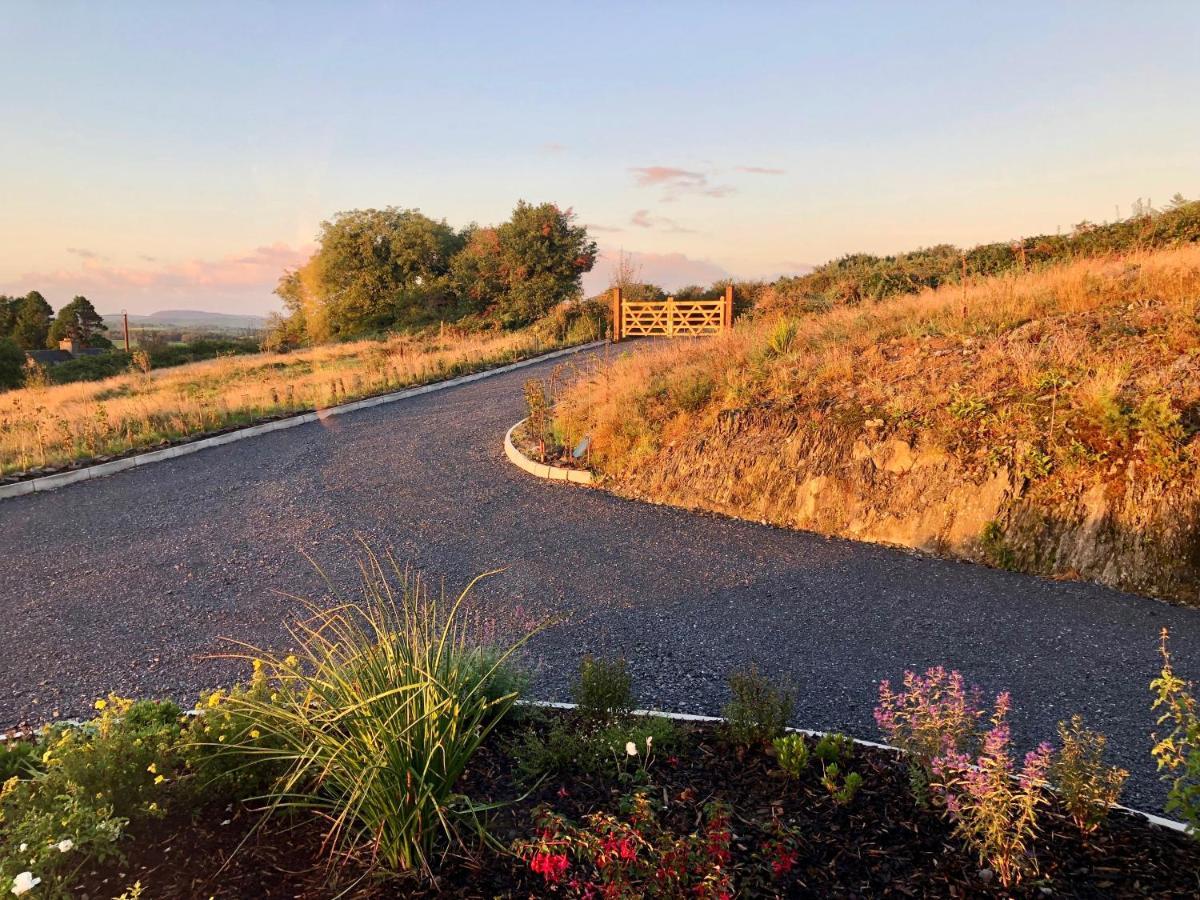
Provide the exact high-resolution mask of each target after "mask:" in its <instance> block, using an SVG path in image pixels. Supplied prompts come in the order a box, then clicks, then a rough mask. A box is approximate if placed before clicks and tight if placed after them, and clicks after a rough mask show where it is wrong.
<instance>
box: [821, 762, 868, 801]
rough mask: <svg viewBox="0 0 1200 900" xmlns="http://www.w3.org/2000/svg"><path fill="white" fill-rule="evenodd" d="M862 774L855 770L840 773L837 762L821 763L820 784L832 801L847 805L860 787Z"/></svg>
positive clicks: (840, 769)
mask: <svg viewBox="0 0 1200 900" xmlns="http://www.w3.org/2000/svg"><path fill="white" fill-rule="evenodd" d="M862 781H863V779H862V776H861V775H859V774H858V773H857V772H847V773H846V774H845V775H843V774H842V768H841V766H839V765H838V764H837V763H829V764H828V765H824V764H822V771H821V784H822V785H824V786H825V790H827V791H829V796H831V797H832V798H833V799H834V801H835V802H836V803H838V804H840V805H841V806H847V805H849V804H850V803H852V802H853V800H854V795H855V794H857V793H858V789H859V788H860V787H862Z"/></svg>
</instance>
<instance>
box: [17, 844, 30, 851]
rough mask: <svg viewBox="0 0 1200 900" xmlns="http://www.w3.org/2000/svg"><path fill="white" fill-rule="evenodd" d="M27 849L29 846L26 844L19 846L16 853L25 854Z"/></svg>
mask: <svg viewBox="0 0 1200 900" xmlns="http://www.w3.org/2000/svg"><path fill="white" fill-rule="evenodd" d="M28 849H29V845H28V844H21V846H20V847H18V848H17V851H18V852H20V853H24V852H25V851H26V850H28Z"/></svg>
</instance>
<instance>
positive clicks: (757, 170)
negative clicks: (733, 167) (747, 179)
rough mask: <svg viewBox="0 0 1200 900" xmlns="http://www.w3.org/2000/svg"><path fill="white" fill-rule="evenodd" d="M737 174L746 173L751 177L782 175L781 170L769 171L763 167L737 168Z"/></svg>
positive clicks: (782, 171)
mask: <svg viewBox="0 0 1200 900" xmlns="http://www.w3.org/2000/svg"><path fill="white" fill-rule="evenodd" d="M737 170H738V171H739V172H748V173H749V174H751V175H783V174H785V173H784V170H783V169H769V168H767V167H765V166H738V167H737Z"/></svg>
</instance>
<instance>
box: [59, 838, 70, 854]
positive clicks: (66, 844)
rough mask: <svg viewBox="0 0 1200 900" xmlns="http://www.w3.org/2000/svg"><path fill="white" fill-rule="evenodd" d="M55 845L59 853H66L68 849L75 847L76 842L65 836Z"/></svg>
mask: <svg viewBox="0 0 1200 900" xmlns="http://www.w3.org/2000/svg"><path fill="white" fill-rule="evenodd" d="M54 846H55V847H57V848H58V852H59V853H66V852H67V851H68V850H71V849H73V848H74V847H75V842H74V841H73V840H71V839H70V838H63V839H62V840H61V841H59V842H58V843H57V844H55V845H54Z"/></svg>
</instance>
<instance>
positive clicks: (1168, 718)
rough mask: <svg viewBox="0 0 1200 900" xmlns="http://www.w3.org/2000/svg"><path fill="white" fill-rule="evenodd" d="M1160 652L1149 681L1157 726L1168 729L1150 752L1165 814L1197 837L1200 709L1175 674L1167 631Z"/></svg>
mask: <svg viewBox="0 0 1200 900" xmlns="http://www.w3.org/2000/svg"><path fill="white" fill-rule="evenodd" d="M1159 652H1160V653H1161V654H1162V671H1161V672H1160V673H1159V676H1158V677H1157V678H1155V679H1154V680H1153V681H1152V682H1150V689H1151V690H1152V691H1153V692H1154V704H1153V707H1152V708H1153V709H1155V710H1158V712H1159V715H1158V720H1157V722H1158V724H1159V725H1168V726H1170V729H1171V730H1170V731H1169V732H1168V733H1167V734H1166V736H1165V737H1162V738H1159V736H1158V735H1157V734H1155V736H1154V740H1155V744H1154V748H1153V749H1152V750H1151V751H1150V753H1151V755H1152V756H1153V757H1154V761H1155V762H1156V763H1157V764H1158V770H1159V772H1161V773H1162V777H1163V780H1164V781H1166V782H1167V784H1169V785H1170V788H1169V790H1168V791H1167V805H1166V811H1167V812H1174V813H1178V814H1179V815H1181V816H1182V817H1183V819H1184V821H1185V822H1187V824H1188V829H1189V831H1190V832H1191V834H1192V835H1193V836H1196V835H1197V834H1200V706H1198V704H1197V702H1196V695H1195V688H1194V685H1193V684H1192V682H1190V681H1185V680H1183V679H1182V678H1180V677H1179V676H1178V675H1176V674H1175V670H1174V668H1173V667H1172V666H1171V654H1170V651H1169V650H1168V649H1167V630H1166V629H1165V628H1164V629H1163V631H1162V639H1161V645H1160V649H1159Z"/></svg>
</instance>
